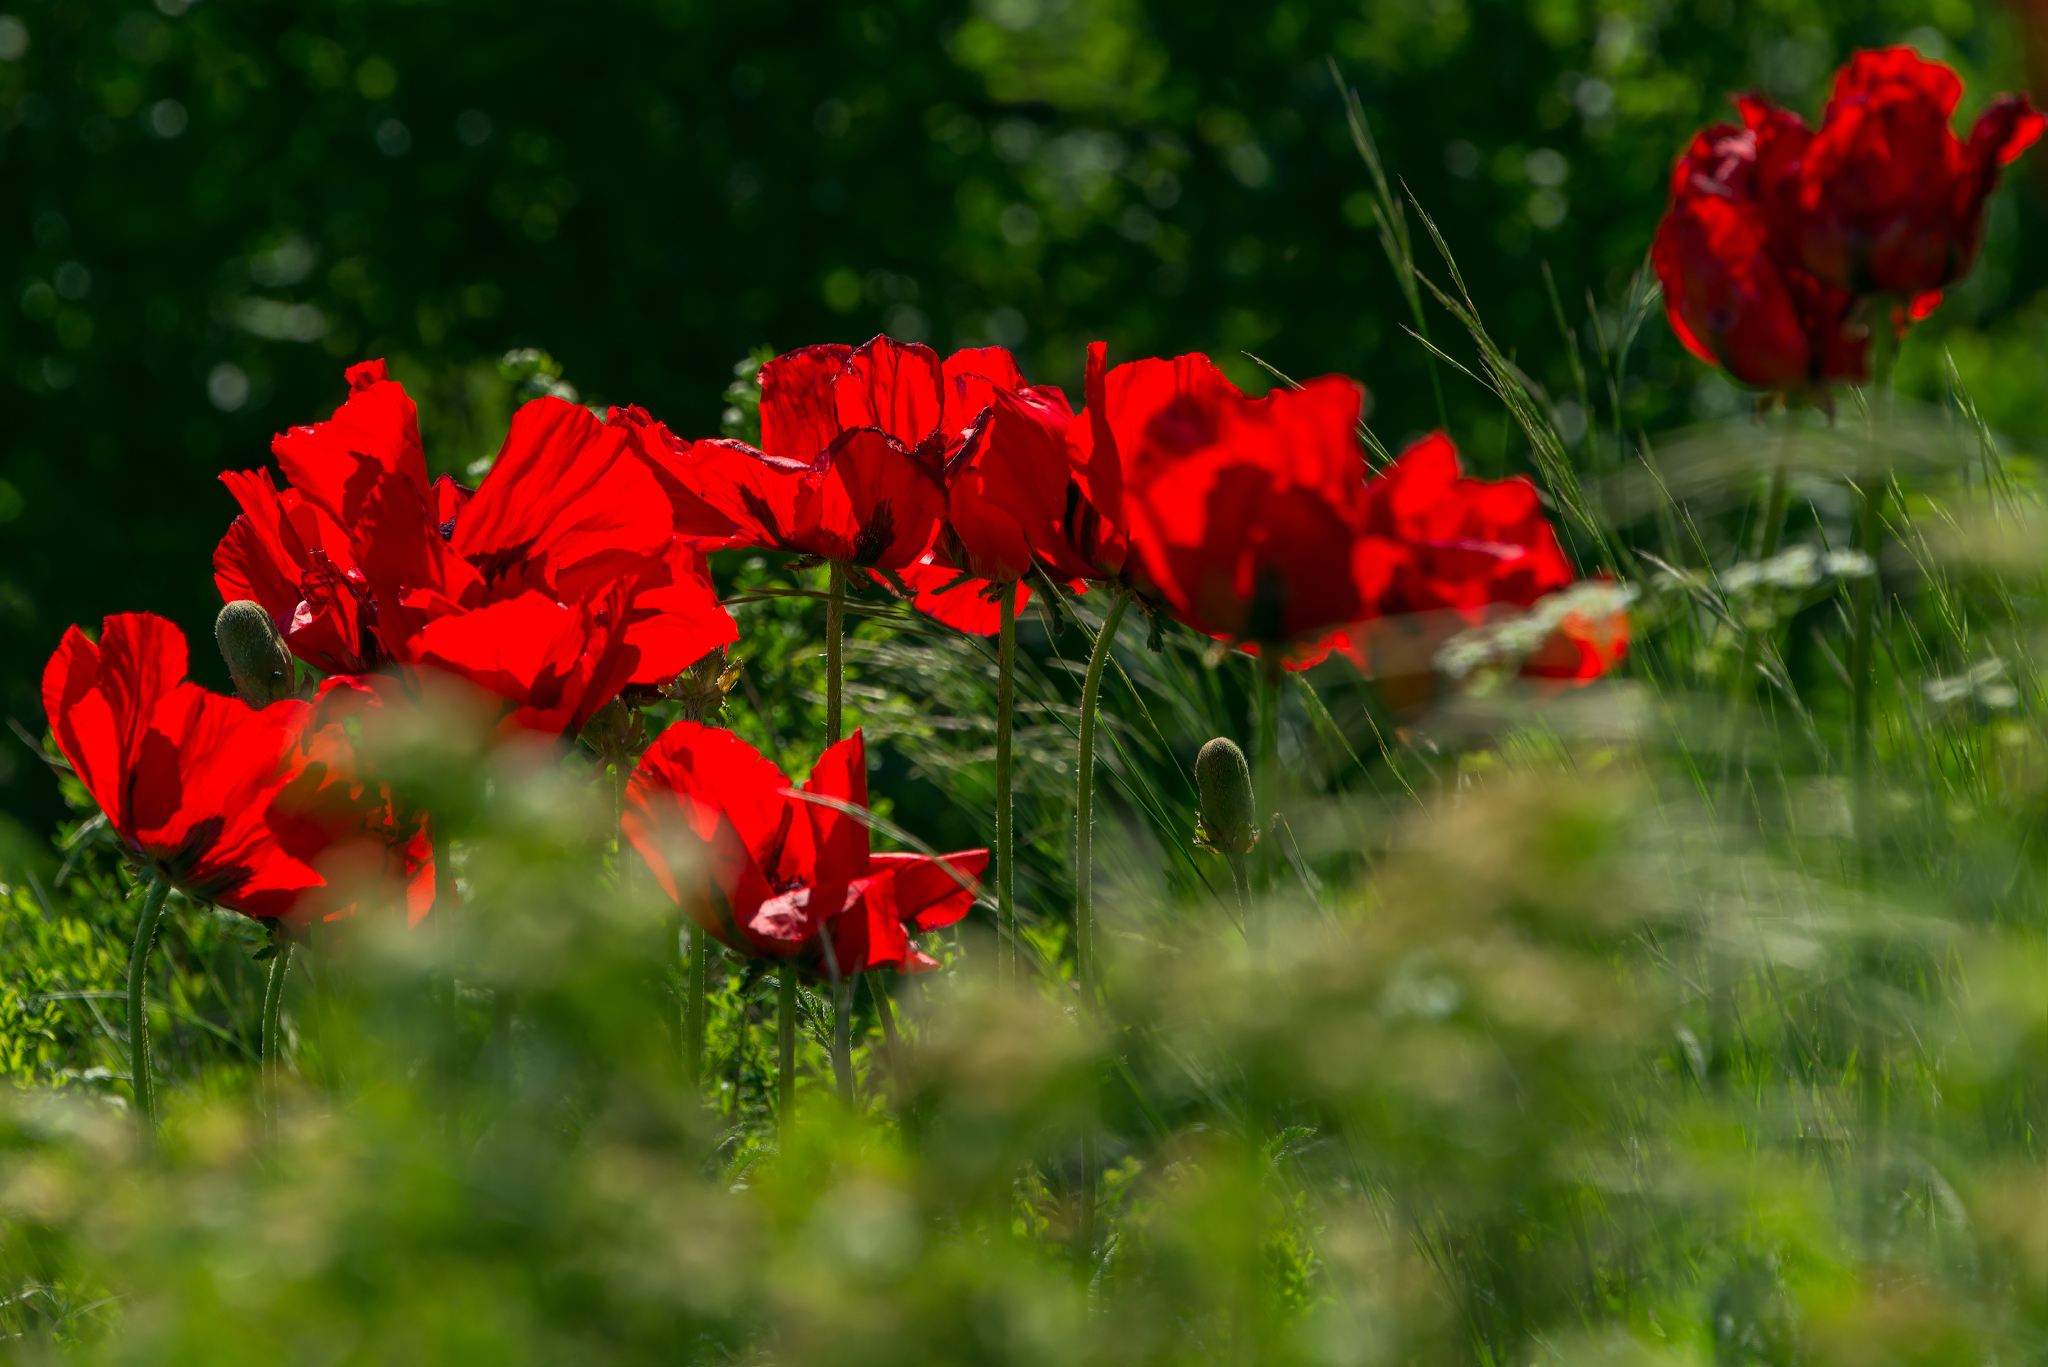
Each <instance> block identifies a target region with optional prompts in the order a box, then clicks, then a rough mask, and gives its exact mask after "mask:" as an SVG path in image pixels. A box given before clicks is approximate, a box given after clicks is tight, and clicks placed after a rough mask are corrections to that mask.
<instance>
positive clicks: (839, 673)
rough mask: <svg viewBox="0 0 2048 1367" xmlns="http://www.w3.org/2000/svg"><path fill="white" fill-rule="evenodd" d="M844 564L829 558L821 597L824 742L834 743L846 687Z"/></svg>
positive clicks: (841, 727)
mask: <svg viewBox="0 0 2048 1367" xmlns="http://www.w3.org/2000/svg"><path fill="white" fill-rule="evenodd" d="M845 634H846V566H844V565H842V564H840V563H839V562H838V561H837V560H834V561H833V562H832V582H831V586H830V588H829V590H828V591H827V593H826V597H825V744H827V745H837V744H838V743H839V738H840V736H841V735H843V734H844V727H845V721H844V719H843V717H842V716H841V698H842V695H843V694H844V693H845V691H846V662H845V658H844V656H845V644H846V643H845V640H844V637H845Z"/></svg>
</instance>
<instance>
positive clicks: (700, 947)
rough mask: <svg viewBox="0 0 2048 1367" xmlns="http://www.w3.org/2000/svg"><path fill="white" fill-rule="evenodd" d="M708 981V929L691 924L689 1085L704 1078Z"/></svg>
mask: <svg viewBox="0 0 2048 1367" xmlns="http://www.w3.org/2000/svg"><path fill="white" fill-rule="evenodd" d="M710 981H711V932H710V931H708V930H706V929H704V927H702V926H700V925H694V924H693V925H691V927H690V980H689V983H688V993H689V995H688V997H687V999H686V1000H685V1003H684V1006H683V1012H684V1014H683V1074H684V1076H685V1077H686V1078H688V1080H689V1083H690V1085H691V1086H692V1087H695V1086H697V1085H698V1084H699V1083H700V1082H701V1081H702V1080H703V1078H704V1021H705V1017H706V1014H707V1008H708V1006H709V1003H708V1002H707V1001H706V1000H705V994H706V992H707V991H709V988H710Z"/></svg>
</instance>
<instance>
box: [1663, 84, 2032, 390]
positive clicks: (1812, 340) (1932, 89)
mask: <svg viewBox="0 0 2048 1367" xmlns="http://www.w3.org/2000/svg"><path fill="white" fill-rule="evenodd" d="M1962 94H1963V83H1962V80H1961V79H1960V78H1959V77H1958V76H1957V75H1956V73H1955V72H1954V71H1952V70H1950V69H1949V68H1948V67H1946V66H1944V65H1942V64H1941V63H1939V62H1930V61H1926V60H1924V59H1922V58H1921V57H1920V56H1919V55H1918V54H1916V53H1915V52H1914V51H1913V50H1912V49H1911V48H1903V47H1895V48H1884V49H1881V50H1879V51H1875V52H1858V53H1856V54H1854V55H1853V56H1852V57H1851V58H1850V60H1849V62H1848V64H1847V65H1845V66H1844V67H1843V68H1842V69H1841V70H1840V71H1839V72H1837V73H1836V75H1835V86H1834V94H1833V97H1832V98H1831V99H1830V100H1829V101H1828V106H1827V112H1826V113H1825V115H1824V116H1823V117H1822V119H1821V126H1820V127H1819V128H1818V129H1813V128H1809V127H1807V125H1806V123H1805V121H1804V120H1802V119H1801V118H1800V117H1799V116H1798V115H1797V114H1793V113H1791V112H1790V111H1788V110H1785V109H1782V108H1780V107H1778V106H1777V105H1775V104H1773V103H1772V102H1771V101H1770V100H1769V99H1768V98H1766V97H1765V96H1762V95H1756V94H1752V95H1744V96H1740V97H1738V98H1737V99H1736V101H1735V105H1736V108H1737V110H1738V111H1739V112H1740V114H1741V117H1742V123H1741V125H1740V126H1739V127H1738V126H1736V125H1733V124H1725V123H1719V124H1715V125H1713V126H1712V127H1710V128H1707V129H1704V130H1702V131H1701V132H1700V133H1699V135H1698V136H1697V137H1695V138H1694V139H1693V141H1692V145H1691V146H1689V147H1688V148H1687V149H1686V150H1685V153H1684V154H1683V155H1682V156H1680V157H1679V159H1678V163H1677V165H1676V166H1675V167H1674V169H1673V171H1672V176H1671V201H1670V207H1669V209H1668V210H1667V211H1666V213H1665V215H1664V219H1663V221H1662V222H1661V223H1660V224H1659V225H1658V228H1657V238H1656V243H1655V246H1654V248H1653V249H1652V253H1651V260H1652V263H1653V264H1654V266H1655V267H1656V271H1657V278H1658V279H1659V280H1660V281H1661V282H1662V283H1663V286H1664V302H1665V307H1666V309H1667V311H1668V312H1669V314H1670V318H1671V327H1672V330H1673V331H1675V332H1676V333H1677V334H1678V337H1679V340H1680V341H1682V342H1684V343H1685V345H1686V347H1687V348H1688V349H1689V350H1691V351H1692V352H1693V353H1694V354H1695V355H1697V356H1699V357H1700V358H1701V359H1702V360H1705V361H1708V362H1711V363H1714V364H1717V365H1722V366H1725V367H1727V369H1728V373H1729V374H1731V375H1733V376H1734V377H1735V378H1736V379H1738V380H1741V381H1742V382H1743V383H1745V384H1750V385H1755V386H1757V387H1758V388H1761V389H1768V390H1775V391H1778V392H1780V393H1784V394H1787V395H1793V396H1798V395H1804V394H1810V393H1817V392H1818V391H1819V390H1821V389H1822V388H1823V387H1824V386H1826V385H1827V384H1828V383H1829V382H1830V381H1844V382H1847V383H1851V384H1858V383H1861V382H1863V381H1864V380H1867V379H1868V378H1870V369H1871V345H1872V328H1873V325H1880V326H1881V325H1885V324H1890V325H1892V326H1894V327H1900V326H1903V325H1905V324H1906V323H1908V322H1917V321H1919V320H1920V319H1922V318H1924V317H1926V316H1927V315H1928V314H1929V313H1930V312H1932V311H1933V309H1934V307H1935V306H1936V305H1937V304H1939V303H1940V302H1941V291H1942V290H1943V289H1945V288H1946V287H1948V286H1949V285H1951V284H1954V283H1955V282H1956V281H1958V280H1960V279H1962V278H1963V276H1964V275H1965V274H1967V273H1968V271H1969V269H1970V266H1971V263H1972V262H1974V261H1975V260H1976V257H1977V251H1978V248H1979V247H1980V246H1981V245H1982V242H1983V238H1984V204H1985V201H1986V200H1987V199H1988V198H1989V196H1990V194H1991V191H1992V189H1993V188H1994V187H1995V186H1996V185H1997V182H1998V172H1999V168H2001V167H2003V166H2005V165H2006V164H2007V163H2009V162H2011V161H2012V160H2013V159H2014V158H2015V157H2017V156H2019V154H2020V153H2021V152H2024V151H2025V150H2026V149H2027V148H2028V147H2029V146H2031V145H2032V144H2033V143H2034V141H2035V140H2036V139H2037V138H2039V137H2040V136H2041V132H2042V129H2043V127H2044V126H2048V124H2044V121H2043V119H2042V116H2041V115H2040V114H2038V113H2036V112H2035V111H2034V109H2033V106H2032V105H2030V104H2029V103H2028V102H2027V97H2026V96H2024V95H2001V96H1999V97H1998V98H1997V99H1995V100H1993V101H1992V102H1991V104H1990V106H1989V108H1987V109H1986V110H1985V111H1984V113H1983V115H1982V116H1981V117H1980V118H1979V119H1978V120H1977V123H1976V126H1975V127H1973V128H1972V129H1971V130H1970V137H1969V140H1968V141H1967V142H1965V141H1963V140H1961V139H1959V138H1957V137H1956V135H1955V133H1954V132H1953V131H1952V130H1951V129H1950V127H1949V120H1950V117H1951V116H1952V115H1953V114H1954V113H1955V108H1956V104H1957V102H1958V101H1959V100H1961V98H1962Z"/></svg>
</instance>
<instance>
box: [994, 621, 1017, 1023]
mask: <svg viewBox="0 0 2048 1367" xmlns="http://www.w3.org/2000/svg"><path fill="white" fill-rule="evenodd" d="M1017 593H1018V586H1017V585H1015V584H1010V585H1007V586H1006V587H1005V588H1004V590H1003V599H1002V627H1001V630H1000V632H999V633H998V636H997V646H996V979H997V981H998V982H1001V983H1003V984H1004V985H1006V986H1007V985H1009V984H1011V983H1014V982H1015V981H1016V980H1017V905H1016V877H1017V871H1016V869H1015V867H1014V865H1013V860H1014V859H1015V857H1016V855H1015V849H1014V845H1013V842H1014V840H1015V834H1016V833H1015V830H1014V827H1013V825H1012V822H1013V819H1014V818H1013V814H1012V810H1011V798H1010V782H1011V778H1010V728H1011V723H1012V721H1013V718H1012V716H1011V713H1012V712H1014V711H1015V710H1016V677H1015V676H1016V667H1017Z"/></svg>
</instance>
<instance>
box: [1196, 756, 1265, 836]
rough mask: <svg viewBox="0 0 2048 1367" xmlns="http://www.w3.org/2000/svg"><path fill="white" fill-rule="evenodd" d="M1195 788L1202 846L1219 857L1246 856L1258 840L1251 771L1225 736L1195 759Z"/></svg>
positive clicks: (1257, 823) (1257, 822)
mask: <svg viewBox="0 0 2048 1367" xmlns="http://www.w3.org/2000/svg"><path fill="white" fill-rule="evenodd" d="M1195 787H1196V788H1197V789H1199V790H1200V792H1201V794H1202V825H1201V830H1200V831H1199V832H1198V834H1199V835H1200V837H1201V840H1202V843H1204V844H1206V845H1207V846H1209V848H1211V849H1213V850H1216V851H1218V852H1219V853H1222V854H1239V855H1241V854H1247V853H1249V852H1250V851H1251V847H1252V846H1253V845H1254V844H1255V843H1256V842H1257V841H1258V838H1259V821H1258V814H1257V810H1256V808H1255V807H1254V805H1253V803H1252V770H1251V766H1250V765H1249V764H1247V763H1245V758H1244V751H1242V750H1240V749H1238V748H1237V743H1236V742H1235V741H1232V740H1230V739H1228V738H1227V737H1224V736H1218V737H1216V739H1214V740H1212V741H1210V742H1209V743H1208V744H1207V745H1204V746H1203V747H1202V749H1201V753H1199V754H1197V755H1196V756H1195Z"/></svg>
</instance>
